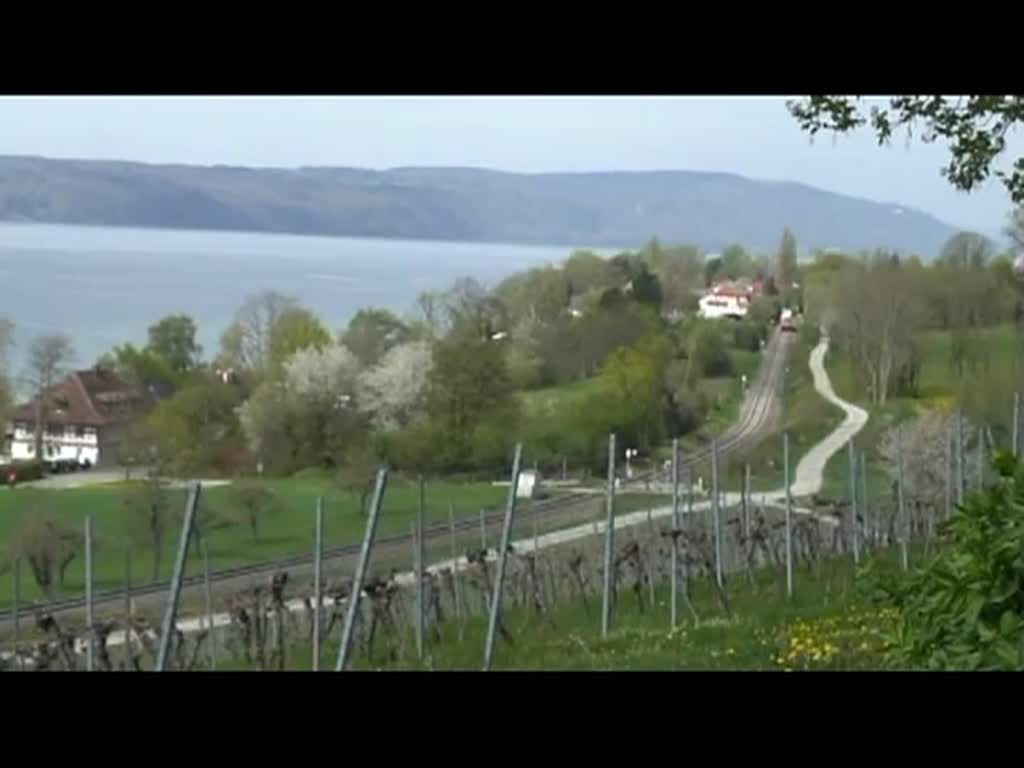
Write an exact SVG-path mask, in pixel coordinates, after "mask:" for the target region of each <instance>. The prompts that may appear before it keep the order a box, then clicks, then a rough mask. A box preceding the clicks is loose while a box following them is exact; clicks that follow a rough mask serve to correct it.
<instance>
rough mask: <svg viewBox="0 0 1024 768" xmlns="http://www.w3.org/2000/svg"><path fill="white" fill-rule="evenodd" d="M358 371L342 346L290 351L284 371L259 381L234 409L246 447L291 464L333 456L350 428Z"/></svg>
mask: <svg viewBox="0 0 1024 768" xmlns="http://www.w3.org/2000/svg"><path fill="white" fill-rule="evenodd" d="M358 374H359V362H358V361H357V360H356V358H355V356H354V355H353V354H352V353H351V352H350V351H349V350H348V348H346V347H345V346H343V345H341V344H332V345H330V346H327V347H324V348H322V349H317V348H316V347H307V348H305V349H301V350H299V351H298V352H295V353H294V354H292V355H291V356H290V357H288V358H287V359H286V360H285V361H284V365H283V375H282V376H280V377H273V378H271V379H268V380H267V381H265V382H263V383H262V384H260V386H259V387H257V389H256V391H255V392H253V394H252V396H251V397H250V398H249V399H248V400H247V401H246V402H245V403H243V404H242V406H241V407H239V409H238V420H239V423H240V424H241V426H242V430H243V432H244V433H245V437H246V440H247V442H248V444H249V448H250V450H252V451H253V452H254V453H255V454H256V455H257V456H266V455H267V454H273V453H278V455H279V456H280V455H290V457H291V458H290V459H287V460H286V461H292V462H302V461H307V462H308V461H311V460H312V461H316V460H319V459H318V458H317V457H320V456H323V455H325V454H327V455H329V454H332V453H333V452H334V451H335V450H336V449H337V446H338V444H339V443H338V441H339V440H342V441H343V440H344V438H345V436H346V435H347V434H350V433H351V430H352V429H353V428H354V425H353V422H352V421H351V420H350V418H349V417H351V416H354V415H356V411H355V402H353V400H354V396H355V391H356V382H357V379H358Z"/></svg>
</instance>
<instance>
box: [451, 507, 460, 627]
mask: <svg viewBox="0 0 1024 768" xmlns="http://www.w3.org/2000/svg"><path fill="white" fill-rule="evenodd" d="M448 538H449V540H450V541H451V545H452V579H453V583H452V587H453V591H454V592H455V619H456V621H458V623H459V642H460V643H461V642H462V589H461V581H460V579H459V567H458V565H459V562H458V561H459V554H458V549H457V548H456V546H455V505H454V504H452V500H451V499H448Z"/></svg>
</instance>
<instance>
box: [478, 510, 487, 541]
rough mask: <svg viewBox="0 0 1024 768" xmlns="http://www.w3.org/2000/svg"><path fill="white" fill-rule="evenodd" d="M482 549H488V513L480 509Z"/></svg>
mask: <svg viewBox="0 0 1024 768" xmlns="http://www.w3.org/2000/svg"><path fill="white" fill-rule="evenodd" d="M480 549H487V514H486V513H485V512H484V510H482V509H481V510H480Z"/></svg>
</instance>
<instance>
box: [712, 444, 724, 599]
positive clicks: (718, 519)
mask: <svg viewBox="0 0 1024 768" xmlns="http://www.w3.org/2000/svg"><path fill="white" fill-rule="evenodd" d="M711 506H712V513H713V516H714V522H715V582H716V583H717V584H718V586H719V587H722V585H723V584H724V581H725V580H724V577H723V575H722V507H721V504H720V497H719V494H718V440H717V439H716V438H711Z"/></svg>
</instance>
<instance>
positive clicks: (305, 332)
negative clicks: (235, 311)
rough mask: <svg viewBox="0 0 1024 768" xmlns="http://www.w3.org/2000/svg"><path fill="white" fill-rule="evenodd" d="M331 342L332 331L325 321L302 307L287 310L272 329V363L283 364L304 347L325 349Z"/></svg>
mask: <svg viewBox="0 0 1024 768" xmlns="http://www.w3.org/2000/svg"><path fill="white" fill-rule="evenodd" d="M330 343H331V333H330V331H328V330H327V329H326V328H325V327H324V325H323V323H321V322H320V320H319V319H318V318H317V316H316V315H314V314H313V313H312V312H310V311H309V310H308V309H303V308H302V307H293V308H291V309H287V310H285V311H284V312H283V313H282V314H281V316H280V317H278V318H277V320H276V322H275V323H274V325H273V328H272V329H271V331H270V363H271V365H281V364H282V363H284V361H285V360H286V359H287V358H289V357H291V356H292V355H293V354H295V353H296V352H298V351H300V350H303V349H309V348H313V349H323V348H324V347H327V346H329V345H330Z"/></svg>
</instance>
